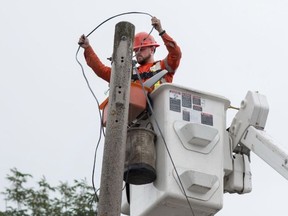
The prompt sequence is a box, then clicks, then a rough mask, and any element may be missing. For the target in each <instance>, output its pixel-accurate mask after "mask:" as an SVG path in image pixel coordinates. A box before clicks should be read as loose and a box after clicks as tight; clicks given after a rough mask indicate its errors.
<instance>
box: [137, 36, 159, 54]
mask: <svg viewBox="0 0 288 216" xmlns="http://www.w3.org/2000/svg"><path fill="white" fill-rule="evenodd" d="M148 46H155V47H159V46H160V45H159V44H157V42H156V41H155V39H154V37H153V36H152V35H150V34H148V33H146V32H139V33H137V34H136V35H135V37H134V46H133V50H136V49H139V48H141V47H148Z"/></svg>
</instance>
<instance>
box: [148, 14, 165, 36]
mask: <svg viewBox="0 0 288 216" xmlns="http://www.w3.org/2000/svg"><path fill="white" fill-rule="evenodd" d="M151 22H152V26H153V27H154V28H155V29H156V30H157V31H158V32H159V33H161V32H162V31H163V29H162V26H161V22H160V20H159V19H157V18H156V17H152V19H151Z"/></svg>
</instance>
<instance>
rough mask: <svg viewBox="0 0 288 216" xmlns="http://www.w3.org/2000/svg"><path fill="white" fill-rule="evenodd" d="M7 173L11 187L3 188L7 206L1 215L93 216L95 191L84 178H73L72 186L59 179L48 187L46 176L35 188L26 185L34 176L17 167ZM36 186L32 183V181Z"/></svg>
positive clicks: (95, 205) (94, 211)
mask: <svg viewBox="0 0 288 216" xmlns="http://www.w3.org/2000/svg"><path fill="white" fill-rule="evenodd" d="M10 171H11V174H8V175H7V180H8V181H9V182H10V187H9V188H5V190H4V192H2V194H3V195H4V196H5V203H6V209H5V210H4V211H0V216H30V215H33V216H48V215H49V216H50V215H53V216H76V215H77V216H92V215H93V216H95V215H96V207H97V203H96V200H95V193H94V190H93V188H92V187H91V186H88V185H87V182H86V180H80V181H78V180H74V182H73V184H72V185H69V184H68V183H67V182H60V183H59V185H58V186H55V187H53V186H51V185H50V184H49V183H48V182H47V180H46V178H45V177H43V178H42V179H40V180H39V181H38V182H36V186H37V187H36V188H35V187H29V186H27V185H28V183H29V180H31V179H32V178H33V177H32V175H30V174H25V173H21V172H19V171H18V170H17V169H16V168H13V169H11V170H10ZM34 185H35V183H34Z"/></svg>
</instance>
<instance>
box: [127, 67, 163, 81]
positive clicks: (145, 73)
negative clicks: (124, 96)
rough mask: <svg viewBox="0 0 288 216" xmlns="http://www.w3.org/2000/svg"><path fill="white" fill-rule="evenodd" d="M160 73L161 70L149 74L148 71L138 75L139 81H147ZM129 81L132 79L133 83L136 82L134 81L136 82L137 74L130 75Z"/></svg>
mask: <svg viewBox="0 0 288 216" xmlns="http://www.w3.org/2000/svg"><path fill="white" fill-rule="evenodd" d="M160 71H162V69H160V70H157V71H154V72H151V71H149V72H143V73H141V74H139V75H140V77H141V79H149V78H151V77H153V76H154V75H155V74H157V73H159V72H160ZM131 79H132V80H133V81H136V80H138V79H139V78H138V75H137V74H132V76H131Z"/></svg>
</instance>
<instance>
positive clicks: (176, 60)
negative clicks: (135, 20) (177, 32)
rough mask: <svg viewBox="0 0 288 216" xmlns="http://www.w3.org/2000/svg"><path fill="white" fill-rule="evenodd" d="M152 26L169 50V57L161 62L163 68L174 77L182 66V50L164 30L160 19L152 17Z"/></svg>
mask: <svg viewBox="0 0 288 216" xmlns="http://www.w3.org/2000/svg"><path fill="white" fill-rule="evenodd" d="M151 24H152V26H153V27H154V28H155V29H156V30H157V31H158V33H159V35H160V36H161V38H162V40H163V42H164V44H165V46H166V48H167V50H168V55H167V57H166V58H165V59H163V60H162V61H161V67H162V68H165V69H167V70H168V72H169V73H172V74H170V75H171V76H173V74H174V73H175V71H176V69H177V68H178V66H179V64H180V59H181V56H182V53H181V49H180V47H179V46H178V45H177V43H176V42H175V41H174V40H173V39H172V38H171V37H170V36H169V35H168V34H167V33H166V31H165V30H163V28H162V25H161V21H160V20H159V19H157V18H156V17H152V19H151ZM167 75H168V74H167ZM171 81H172V80H171Z"/></svg>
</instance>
